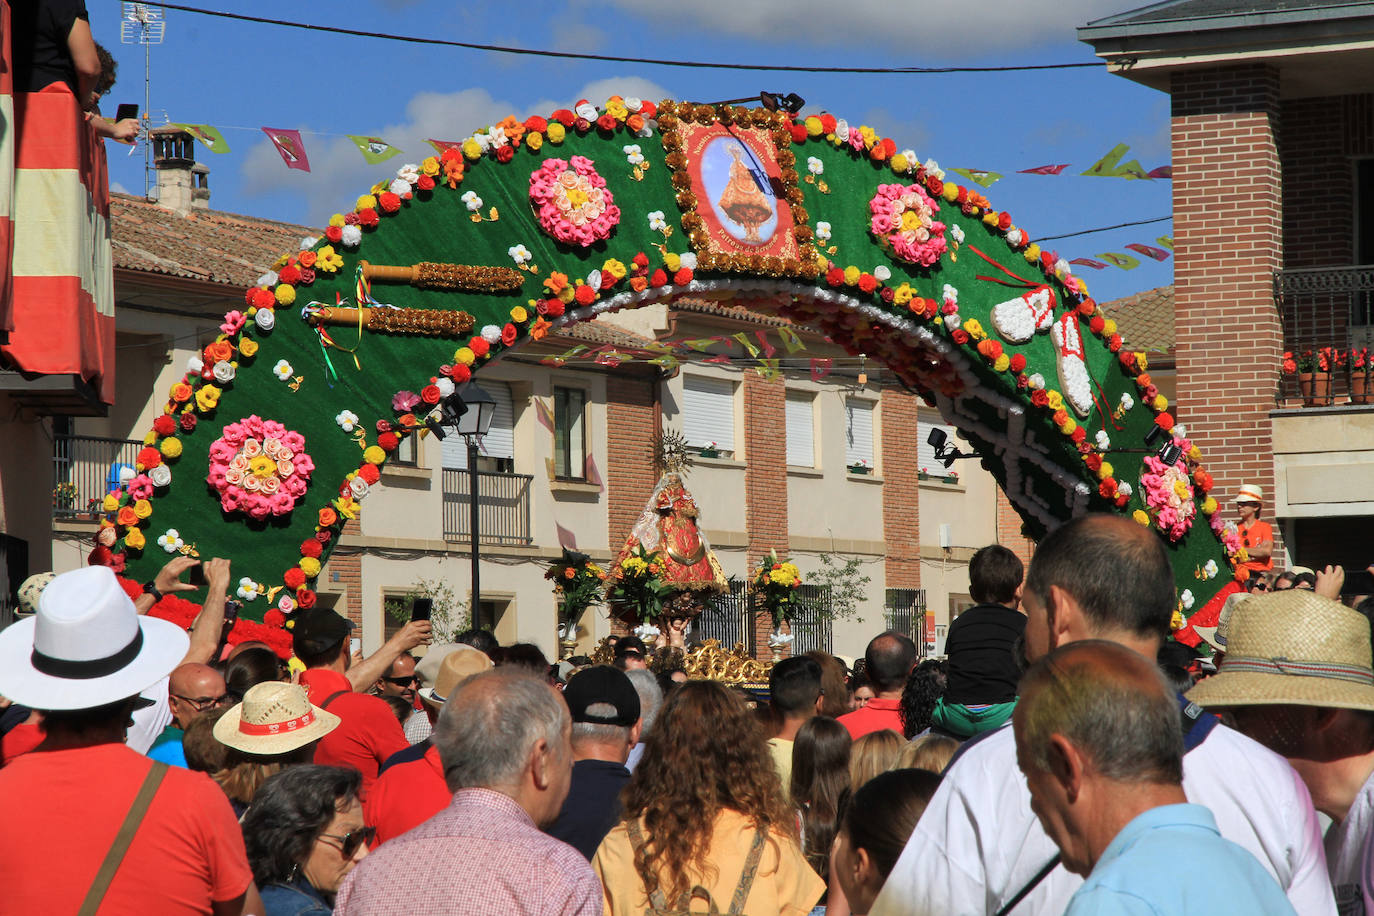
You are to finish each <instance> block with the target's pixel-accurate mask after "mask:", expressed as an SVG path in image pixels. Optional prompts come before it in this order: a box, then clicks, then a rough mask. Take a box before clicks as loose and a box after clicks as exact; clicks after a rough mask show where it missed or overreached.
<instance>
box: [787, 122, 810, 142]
mask: <svg viewBox="0 0 1374 916" xmlns="http://www.w3.org/2000/svg"><path fill="white" fill-rule="evenodd" d="M787 132H788V133H790V134H791V135H792V142H793V143H805V142H806V125H805V124H795V123H793V124H789V125H788V126H787Z"/></svg>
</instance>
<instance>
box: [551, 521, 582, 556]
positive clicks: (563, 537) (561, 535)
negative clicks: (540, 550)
mask: <svg viewBox="0 0 1374 916" xmlns="http://www.w3.org/2000/svg"><path fill="white" fill-rule="evenodd" d="M553 527H554V530H555V531H557V532H558V546H559V547H566V548H567V549H568V550H576V549H577V536H576V535H574V534H573V533H572V532H571V531H569V530H568V529H567V528H564V527H563V526H562V525H560V524H558V522H554V523H553Z"/></svg>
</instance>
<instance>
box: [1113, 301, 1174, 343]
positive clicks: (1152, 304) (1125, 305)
mask: <svg viewBox="0 0 1374 916" xmlns="http://www.w3.org/2000/svg"><path fill="white" fill-rule="evenodd" d="M1102 310H1103V311H1104V312H1105V313H1106V314H1107V315H1109V316H1111V317H1112V318H1115V319H1116V323H1117V326H1118V327H1119V328H1120V330H1121V337H1122V339H1123V340H1124V341H1125V342H1126V346H1128V347H1130V348H1132V349H1134V350H1147V351H1151V352H1156V353H1173V350H1174V288H1173V286H1172V285H1170V286H1159V287H1156V288H1155V289H1147V290H1145V291H1144V292H1140V293H1135V294H1134V295H1131V296H1125V297H1123V298H1121V299H1113V300H1112V301H1111V302H1104V303H1102Z"/></svg>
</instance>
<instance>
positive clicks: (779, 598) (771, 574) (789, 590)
mask: <svg viewBox="0 0 1374 916" xmlns="http://www.w3.org/2000/svg"><path fill="white" fill-rule="evenodd" d="M749 584H750V588H751V592H752V594H753V597H754V601H755V606H756V607H757V608H758V609H759V610H761V611H767V612H768V616H770V617H772V618H773V629H774V630H775V631H777V630H780V629H781V627H782V625H783V623H784V622H786V621H790V620H791V619H792V611H793V609H794V608H795V607H796V605H797V601H798V592H799V589H800V588H801V585H802V574H801V570H799V569H798V568H797V564H795V563H793V562H792V561H791V560H780V559H778V553H777V551H776V550H770V551H768V556H767V557H765V558H764V559H763V562H762V563H760V564H759V565H758V566H757V567H756V568H755V569H754V574H753V577H752V578H751V579H750V582H749Z"/></svg>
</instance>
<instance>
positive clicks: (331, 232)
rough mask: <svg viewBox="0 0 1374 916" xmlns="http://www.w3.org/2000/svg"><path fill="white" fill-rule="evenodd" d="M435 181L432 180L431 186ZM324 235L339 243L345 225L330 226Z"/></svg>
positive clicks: (333, 243)
mask: <svg viewBox="0 0 1374 916" xmlns="http://www.w3.org/2000/svg"><path fill="white" fill-rule="evenodd" d="M432 185H433V182H431V186H432ZM324 237H325V238H327V239H329V242H330V244H332V245H337V244H339V243H340V242H342V241H343V226H328V227H326V228H325V230H324Z"/></svg>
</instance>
